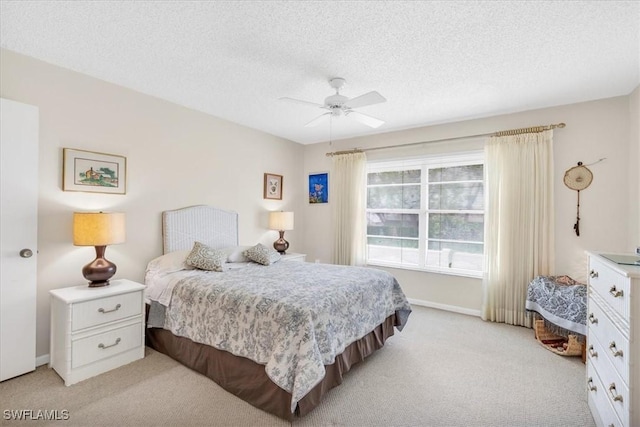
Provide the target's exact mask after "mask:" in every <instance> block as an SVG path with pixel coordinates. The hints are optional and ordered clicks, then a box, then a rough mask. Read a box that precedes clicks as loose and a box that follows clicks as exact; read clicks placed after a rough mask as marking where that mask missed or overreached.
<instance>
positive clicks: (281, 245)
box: [273, 230, 289, 255]
mask: <svg viewBox="0 0 640 427" xmlns="http://www.w3.org/2000/svg"><path fill="white" fill-rule="evenodd" d="M279 233H280V238H279V239H278V240H276V241H275V242H273V248H274V249H275V250H276V251H278V252H280V255H284V254H286V253H287V252H286V251H287V249H289V242H287V241H286V240H284V231H282V230H281V231H280V232H279Z"/></svg>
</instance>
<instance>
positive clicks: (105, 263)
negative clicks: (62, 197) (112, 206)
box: [73, 212, 125, 287]
mask: <svg viewBox="0 0 640 427" xmlns="http://www.w3.org/2000/svg"><path fill="white" fill-rule="evenodd" d="M124 241H125V220H124V213H121V212H74V213H73V244H74V245H75V246H95V248H96V259H94V260H93V261H92V262H90V263H89V264H87V265H85V266H84V268H83V269H82V274H83V275H84V277H85V279H87V280H89V287H99V286H107V285H108V284H109V279H110V278H111V277H112V276H113V275H114V274H115V273H116V265H115V264H114V263H112V262H111V261H109V260H107V259H105V258H104V253H105V250H106V249H107V245H116V244H118V243H124Z"/></svg>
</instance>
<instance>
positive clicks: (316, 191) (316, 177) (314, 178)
mask: <svg viewBox="0 0 640 427" xmlns="http://www.w3.org/2000/svg"><path fill="white" fill-rule="evenodd" d="M328 202H329V174H328V173H326V172H323V173H311V174H309V203H314V204H315V203H328Z"/></svg>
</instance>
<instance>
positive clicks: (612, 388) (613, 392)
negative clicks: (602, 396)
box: [609, 383, 622, 402]
mask: <svg viewBox="0 0 640 427" xmlns="http://www.w3.org/2000/svg"><path fill="white" fill-rule="evenodd" d="M609 394H611V398H612V399H613V401H614V402H622V395H621V394H616V383H611V385H609Z"/></svg>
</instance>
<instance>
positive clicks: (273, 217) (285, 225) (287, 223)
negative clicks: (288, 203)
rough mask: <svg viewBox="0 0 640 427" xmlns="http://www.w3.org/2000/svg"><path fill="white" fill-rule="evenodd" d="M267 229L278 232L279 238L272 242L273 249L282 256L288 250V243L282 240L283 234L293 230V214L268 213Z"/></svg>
mask: <svg viewBox="0 0 640 427" xmlns="http://www.w3.org/2000/svg"><path fill="white" fill-rule="evenodd" d="M269 229H270V230H278V232H280V238H279V239H278V240H276V241H275V242H273V247H274V249H275V250H276V251H278V252H280V253H281V254H283V255H284V254H285V253H286V251H287V249H289V242H287V241H286V240H284V232H285V231H286V230H293V212H282V211H280V212H269Z"/></svg>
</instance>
